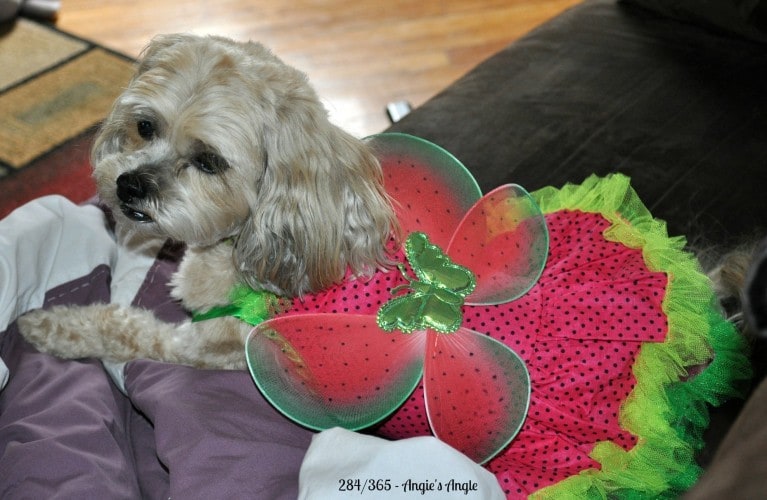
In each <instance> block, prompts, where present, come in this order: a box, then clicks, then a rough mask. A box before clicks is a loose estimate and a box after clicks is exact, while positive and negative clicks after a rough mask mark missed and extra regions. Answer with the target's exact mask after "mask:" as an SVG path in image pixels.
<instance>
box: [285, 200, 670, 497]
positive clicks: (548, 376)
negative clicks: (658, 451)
mask: <svg viewBox="0 0 767 500" xmlns="http://www.w3.org/2000/svg"><path fill="white" fill-rule="evenodd" d="M546 220H547V224H548V227H549V234H550V251H549V258H548V261H547V264H546V268H545V270H544V272H543V275H542V276H541V278H540V280H539V281H538V283H537V284H536V285H535V286H534V287H533V288H532V289H531V290H530V291H529V292H528V293H527V294H526V295H525V296H523V297H522V298H520V299H518V300H516V301H514V302H511V303H507V304H501V305H498V306H490V307H474V306H464V322H463V326H466V327H468V328H471V329H473V330H476V331H478V332H481V333H486V334H488V335H490V336H492V337H494V338H495V339H497V340H500V341H501V342H503V343H505V344H506V345H507V346H509V347H510V348H512V349H513V350H514V351H516V352H517V353H518V354H519V355H520V356H521V357H522V359H524V361H525V363H526V364H527V367H528V370H529V371H530V376H531V380H532V399H531V405H530V411H529V414H528V417H527V420H526V421H525V424H524V426H523V428H522V431H521V432H520V434H519V435H518V436H517V437H516V438H515V439H514V441H512V443H511V444H510V445H509V446H508V447H507V449H505V450H504V451H503V452H501V453H500V454H499V455H498V456H497V457H496V458H494V459H493V460H491V461H490V462H489V463H488V464H487V467H488V468H489V469H490V470H491V471H493V472H494V473H495V474H496V475H497V477H498V480H499V482H500V483H501V485H502V487H503V488H504V489H505V491H506V492H507V494H508V495H509V496H516V495H521V494H527V493H530V492H532V491H535V490H537V489H540V488H542V487H545V486H548V485H551V484H554V483H556V482H558V481H560V480H562V479H564V478H566V477H568V476H570V475H573V474H575V473H577V472H578V471H581V470H584V469H587V468H592V467H598V464H597V463H595V462H594V461H593V460H592V459H590V458H589V456H588V454H589V453H590V452H591V450H592V448H593V447H594V445H595V444H596V443H597V442H599V441H605V440H609V441H613V442H614V443H616V444H618V445H619V446H622V447H623V448H624V449H630V448H631V447H633V446H634V444H636V438H635V437H634V436H633V435H631V434H630V433H629V432H627V431H626V430H624V429H622V428H621V427H620V424H619V410H620V407H621V404H622V402H623V401H624V400H625V399H626V397H627V396H628V395H629V393H630V392H631V391H632V389H633V388H634V384H635V379H634V376H633V374H632V365H633V364H634V360H635V358H636V355H637V353H638V352H639V349H640V347H641V343H642V342H662V341H663V340H664V339H665V335H666V331H667V324H666V317H665V315H664V313H663V311H662V309H661V303H662V301H663V298H664V294H665V289H666V284H667V278H666V276H665V274H664V273H653V272H650V271H649V270H648V269H647V267H646V266H645V264H644V260H643V258H642V253H641V250H638V249H631V248H628V247H626V246H624V245H623V244H620V243H615V242H610V241H607V240H606V239H605V238H604V236H603V231H604V230H605V229H607V228H608V227H609V226H610V223H609V222H608V221H607V220H606V219H604V217H602V216H601V215H599V214H590V213H582V212H577V211H561V212H556V213H553V214H549V215H547V217H546ZM400 257H402V256H400ZM402 260H403V261H404V257H402ZM469 267H471V266H469ZM403 283H405V280H404V278H403V277H402V276H401V275H400V273H399V271H398V270H394V271H390V272H388V273H380V274H379V275H377V276H376V277H375V278H374V279H373V280H370V281H368V282H363V281H361V280H353V281H347V282H346V283H344V284H342V285H339V286H337V287H335V288H332V289H330V290H328V291H326V292H324V293H321V294H317V295H314V296H310V297H305V298H304V300H303V301H298V300H297V301H295V303H294V307H293V308H292V310H291V311H290V312H289V313H287V314H300V313H306V312H332V313H343V312H348V313H356V314H372V315H375V314H376V312H377V311H378V309H379V308H380V306H381V305H382V304H383V303H385V302H386V301H388V300H389V299H390V298H391V294H390V290H391V289H392V288H393V287H396V286H398V285H401V284H403ZM467 404H468V405H471V404H472V403H471V401H467ZM376 432H377V433H378V434H379V435H382V436H384V437H389V438H406V437H412V436H420V435H425V434H429V433H430V430H429V425H428V420H427V416H426V412H425V409H424V399H423V387H422V386H419V387H418V388H417V389H416V390H415V392H414V393H413V395H412V396H411V397H410V398H409V400H408V401H407V402H406V403H405V404H404V405H403V406H402V407H401V408H400V409H399V410H397V411H396V412H395V413H394V414H393V415H392V416H391V417H390V418H389V419H387V420H386V421H385V422H384V423H383V424H381V425H380V426H379V428H378V429H377V430H376Z"/></svg>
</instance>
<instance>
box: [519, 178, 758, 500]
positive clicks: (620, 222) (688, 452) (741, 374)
mask: <svg viewBox="0 0 767 500" xmlns="http://www.w3.org/2000/svg"><path fill="white" fill-rule="evenodd" d="M533 196H534V198H535V199H536V200H537V201H538V203H539V204H540V206H541V209H542V210H543V212H544V213H551V212H555V211H559V210H579V211H583V212H596V213H599V214H601V215H602V216H603V217H605V218H606V219H607V220H608V221H610V222H611V223H612V226H611V227H610V228H609V229H608V230H606V231H605V233H604V236H605V238H606V239H608V240H610V241H616V242H620V243H622V244H624V245H626V246H628V247H631V248H640V249H641V250H642V254H643V257H644V260H645V263H646V265H647V267H648V268H649V269H650V270H651V271H654V272H656V271H658V272H664V273H666V275H667V276H668V286H667V290H666V295H665V298H664V301H663V310H664V313H665V314H666V316H667V318H668V327H669V331H668V334H667V337H666V340H665V342H663V343H649V342H648V343H645V344H643V346H642V348H641V351H640V353H639V355H638V357H637V360H636V363H635V365H634V375H635V377H636V387H635V388H634V390H633V391H632V393H631V394H630V395H629V397H628V398H627V400H626V401H625V402H624V404H623V406H622V407H621V412H620V422H621V426H622V427H623V428H625V429H626V430H628V431H630V432H632V433H633V434H634V435H636V436H637V438H638V442H637V444H636V446H634V447H633V448H632V449H631V450H628V451H626V450H624V449H623V448H621V447H619V446H617V445H615V444H614V443H611V442H601V443H598V444H597V445H596V446H595V447H594V448H593V450H592V452H591V457H592V458H593V459H594V460H595V461H596V462H598V463H599V464H600V465H601V468H600V469H588V470H585V471H582V472H581V473H579V474H577V475H574V476H571V477H569V478H568V479H565V480H563V481H560V482H559V483H557V484H555V485H552V486H550V487H547V488H544V489H542V490H540V491H538V492H536V493H535V494H534V495H532V497H533V498H537V499H549V498H551V499H562V498H608V497H609V498H615V497H617V498H664V497H666V498H675V497H677V496H679V494H680V493H682V492H683V491H685V490H686V489H688V488H689V487H690V486H692V485H693V484H694V483H695V481H696V480H697V479H698V477H699V476H700V474H701V469H700V467H699V466H698V465H697V464H696V462H695V455H696V453H697V452H698V451H699V450H700V449H701V448H702V446H703V439H702V433H703V431H704V430H705V428H706V427H707V426H708V423H709V415H708V405H714V406H716V405H719V404H721V403H722V402H723V401H724V400H726V399H728V398H730V397H734V396H741V397H742V396H743V392H744V390H745V389H746V388H747V385H748V380H749V379H750V376H751V369H750V365H749V362H748V359H747V356H746V343H745V341H744V339H743V338H742V336H741V335H740V334H739V333H738V332H737V330H736V329H735V328H734V327H733V326H732V325H731V324H730V323H728V322H727V321H725V320H724V318H723V317H722V316H721V315H720V314H719V312H718V308H717V304H716V298H715V296H714V292H713V290H712V287H711V284H710V281H709V279H708V278H707V277H706V276H705V275H704V274H703V273H702V272H701V270H700V266H699V264H698V262H697V260H696V259H695V257H694V256H692V255H691V254H689V253H686V252H685V251H684V250H683V248H684V246H685V244H686V242H685V240H684V238H679V237H676V238H673V237H669V236H668V233H667V230H666V225H665V223H664V222H662V221H659V220H656V219H654V218H653V217H652V215H651V214H650V212H649V211H648V209H647V208H646V207H645V206H644V204H642V202H641V201H640V199H639V197H638V196H637V194H636V192H635V191H634V190H633V189H632V188H631V186H630V182H629V179H628V178H627V177H625V176H623V175H620V174H613V175H610V176H608V177H604V178H600V177H597V176H591V177H589V178H588V179H586V180H585V181H584V182H583V183H582V184H580V185H566V186H564V187H563V188H562V189H555V188H551V187H548V188H544V189H541V190H539V191H537V192H535V193H533Z"/></svg>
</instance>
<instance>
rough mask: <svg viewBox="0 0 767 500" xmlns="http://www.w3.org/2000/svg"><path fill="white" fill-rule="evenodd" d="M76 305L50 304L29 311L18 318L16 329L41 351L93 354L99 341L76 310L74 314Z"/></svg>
mask: <svg viewBox="0 0 767 500" xmlns="http://www.w3.org/2000/svg"><path fill="white" fill-rule="evenodd" d="M76 309H77V308H69V307H53V308H51V309H36V310H34V311H30V312H28V313H26V314H25V315H23V316H21V317H20V318H19V319H18V321H17V323H18V326H19V331H20V332H21V335H22V336H23V337H24V338H25V339H27V341H28V342H29V343H31V344H32V345H33V346H35V347H36V348H37V349H38V350H39V351H41V352H46V353H48V354H53V355H54V356H58V357H61V358H68V359H75V358H83V357H89V356H93V355H96V354H97V353H98V352H99V350H100V347H101V344H102V343H101V341H100V339H99V338H98V336H95V338H94V336H89V335H88V334H87V333H86V331H85V330H86V329H84V328H83V325H82V322H81V321H80V320H79V318H77V314H76V313H75V314H73V313H74V312H75V311H76Z"/></svg>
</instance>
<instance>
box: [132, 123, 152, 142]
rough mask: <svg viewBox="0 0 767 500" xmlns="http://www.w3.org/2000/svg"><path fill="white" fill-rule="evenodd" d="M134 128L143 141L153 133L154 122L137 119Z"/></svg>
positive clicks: (149, 138)
mask: <svg viewBox="0 0 767 500" xmlns="http://www.w3.org/2000/svg"><path fill="white" fill-rule="evenodd" d="M136 130H137V131H138V135H139V136H141V138H142V139H144V140H145V141H148V140H151V139H152V138H153V137H154V134H155V130H154V124H153V123H152V122H150V121H149V120H139V121H138V123H137V124H136Z"/></svg>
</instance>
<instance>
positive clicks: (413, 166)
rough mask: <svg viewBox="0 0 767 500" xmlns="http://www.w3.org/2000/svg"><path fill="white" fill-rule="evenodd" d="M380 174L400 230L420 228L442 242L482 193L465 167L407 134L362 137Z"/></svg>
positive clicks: (441, 245)
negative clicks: (380, 169) (373, 155)
mask: <svg viewBox="0 0 767 500" xmlns="http://www.w3.org/2000/svg"><path fill="white" fill-rule="evenodd" d="M366 140H367V142H368V144H369V145H370V146H371V147H372V148H373V150H374V152H375V154H376V156H377V157H378V161H379V162H380V163H381V168H382V169H383V174H384V186H385V188H386V192H387V193H388V194H389V196H390V197H391V198H392V199H393V201H394V208H395V210H396V213H397V218H398V219H399V222H400V225H401V227H402V229H403V234H406V235H407V234H409V233H411V232H413V231H424V232H425V233H427V234H428V235H429V238H431V241H432V242H433V243H435V244H436V245H439V246H440V247H442V248H446V246H447V244H448V242H449V241H450V237H451V236H452V234H453V230H454V229H455V228H456V227H457V226H458V222H460V220H461V218H462V217H463V214H465V213H466V211H467V210H468V209H469V208H470V207H471V206H472V205H473V204H474V203H475V202H476V201H477V200H478V199H479V198H480V197H481V196H482V192H481V191H480V189H479V186H478V185H477V182H476V181H475V180H474V177H472V175H471V174H470V173H469V171H468V170H467V169H466V167H464V166H463V164H461V162H460V161H458V160H457V159H456V158H455V157H454V156H453V155H451V154H450V153H448V152H447V151H445V150H444V149H442V148H441V147H439V146H437V145H435V144H432V143H431V142H428V141H425V140H423V139H420V138H418V137H414V136H411V135H407V134H392V133H387V134H379V135H374V136H371V137H369V138H367V139H366Z"/></svg>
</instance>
